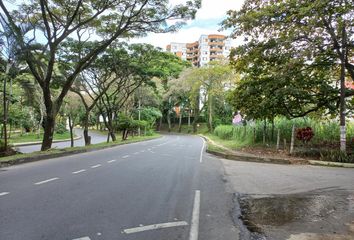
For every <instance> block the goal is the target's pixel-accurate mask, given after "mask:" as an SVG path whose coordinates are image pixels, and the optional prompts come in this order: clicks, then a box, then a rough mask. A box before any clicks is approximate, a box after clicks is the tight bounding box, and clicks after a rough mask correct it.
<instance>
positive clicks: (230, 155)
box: [200, 135, 354, 168]
mask: <svg viewBox="0 0 354 240" xmlns="http://www.w3.org/2000/svg"><path fill="white" fill-rule="evenodd" d="M200 137H202V138H204V139H205V140H206V142H207V144H210V142H212V141H211V140H210V139H209V138H208V137H206V136H204V135H200ZM215 146H218V145H215ZM220 147H221V146H220ZM222 149H224V150H225V152H218V151H214V150H210V149H207V150H206V152H207V153H210V154H213V155H215V156H218V157H222V158H225V159H228V160H235V161H243V162H258V163H273V164H288V165H314V166H323V167H342V168H354V163H341V162H326V161H319V160H307V159H304V160H297V159H283V158H269V157H259V156H249V155H247V156H246V155H241V154H240V155H238V154H235V153H234V152H231V151H229V149H227V148H226V147H224V146H222Z"/></svg>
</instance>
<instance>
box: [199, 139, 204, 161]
mask: <svg viewBox="0 0 354 240" xmlns="http://www.w3.org/2000/svg"><path fill="white" fill-rule="evenodd" d="M202 140H203V146H202V150H200V158H199V162H200V163H202V162H203V152H204V148H205V141H204V139H203V138H202Z"/></svg>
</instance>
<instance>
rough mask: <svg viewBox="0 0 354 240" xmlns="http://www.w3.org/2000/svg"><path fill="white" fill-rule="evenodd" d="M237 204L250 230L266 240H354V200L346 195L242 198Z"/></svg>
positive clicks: (329, 192)
mask: <svg viewBox="0 0 354 240" xmlns="http://www.w3.org/2000/svg"><path fill="white" fill-rule="evenodd" d="M238 201H239V204H240V211H241V216H240V218H241V220H242V221H243V223H244V224H245V225H246V227H247V229H248V230H249V231H250V232H251V233H257V235H263V236H264V239H274V240H284V239H290V240H320V239H321V240H325V239H333V240H354V239H353V238H354V237H353V236H354V231H353V229H354V225H353V224H354V196H353V195H351V194H350V193H348V192H346V191H342V190H325V191H316V192H308V193H301V194H290V195H243V196H239V198H238ZM254 239H255V238H254Z"/></svg>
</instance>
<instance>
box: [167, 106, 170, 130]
mask: <svg viewBox="0 0 354 240" xmlns="http://www.w3.org/2000/svg"><path fill="white" fill-rule="evenodd" d="M170 112H171V111H170V109H168V112H167V124H168V132H171V115H170V114H171V113H170Z"/></svg>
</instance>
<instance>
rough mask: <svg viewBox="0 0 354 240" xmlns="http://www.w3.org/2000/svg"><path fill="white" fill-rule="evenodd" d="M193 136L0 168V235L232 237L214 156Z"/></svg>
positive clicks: (228, 202)
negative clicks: (208, 155) (205, 152)
mask: <svg viewBox="0 0 354 240" xmlns="http://www.w3.org/2000/svg"><path fill="white" fill-rule="evenodd" d="M203 149H204V142H203V140H202V139H201V138H199V137H196V136H173V135H170V136H165V137H163V138H160V139H156V140H151V141H147V142H141V143H135V144H129V145H124V146H118V147H115V148H111V149H105V150H100V151H95V152H90V153H84V154H79V155H73V156H69V157H63V158H57V159H52V160H46V161H39V162H35V163H28V164H23V165H19V166H13V167H9V168H5V169H1V171H0V239H1V240H24V239H26V240H40V239H45V240H63V239H68V240H72V239H76V240H77V239H80V240H89V239H90V240H96V239H97V240H114V239H119V240H125V239H127V240H128V239H131V240H133V239H134V240H139V239H141V240H167V239H168V240H174V239H175V240H177V239H181V240H182V239H183V240H184V239H186V240H197V239H203V240H208V239H210V240H215V239H225V240H229V239H230V240H233V239H238V230H237V228H236V227H234V224H233V222H232V218H231V215H230V214H229V213H230V209H232V193H231V192H228V191H227V189H226V188H225V184H224V182H223V167H222V163H221V161H219V160H215V159H205V160H204V156H202V154H203Z"/></svg>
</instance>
